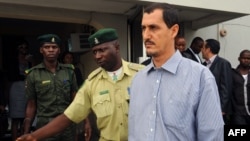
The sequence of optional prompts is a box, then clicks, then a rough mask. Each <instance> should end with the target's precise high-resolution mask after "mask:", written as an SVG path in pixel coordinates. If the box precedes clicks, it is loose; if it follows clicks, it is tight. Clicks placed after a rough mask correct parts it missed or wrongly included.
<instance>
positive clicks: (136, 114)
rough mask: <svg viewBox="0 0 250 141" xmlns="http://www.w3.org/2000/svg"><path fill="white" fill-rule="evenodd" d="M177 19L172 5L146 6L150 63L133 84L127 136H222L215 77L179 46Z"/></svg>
mask: <svg viewBox="0 0 250 141" xmlns="http://www.w3.org/2000/svg"><path fill="white" fill-rule="evenodd" d="M178 23H179V21H178V11H177V10H176V9H175V8H174V7H172V6H171V5H170V4H167V3H153V4H152V5H149V6H148V7H146V8H145V9H144V13H143V17H142V23H141V26H142V36H143V42H144V44H145V47H146V52H147V54H148V55H150V56H152V62H151V63H150V64H149V65H147V66H146V67H145V68H144V69H142V70H141V71H139V72H138V73H137V74H136V75H135V77H134V79H133V81H132V83H131V87H130V105H129V114H128V115H129V141H223V137H224V134H223V133H224V128H223V127H224V122H223V119H222V116H221V108H220V101H219V94H218V90H217V86H216V82H215V79H214V77H213V75H212V73H211V72H210V71H209V69H208V68H206V67H204V66H203V65H200V64H198V63H196V62H194V61H192V60H190V59H187V58H184V57H183V56H182V55H181V53H180V52H179V51H176V49H175V36H176V35H177V33H178V31H179V25H178ZM180 86H181V88H180Z"/></svg>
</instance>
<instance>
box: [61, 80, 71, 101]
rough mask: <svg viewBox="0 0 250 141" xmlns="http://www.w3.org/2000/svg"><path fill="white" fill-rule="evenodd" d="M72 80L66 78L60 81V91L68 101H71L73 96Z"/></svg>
mask: <svg viewBox="0 0 250 141" xmlns="http://www.w3.org/2000/svg"><path fill="white" fill-rule="evenodd" d="M70 88H71V87H70V82H69V80H64V81H63V82H62V83H59V87H58V89H59V93H60V94H62V95H63V96H64V99H65V100H66V101H71V99H72V97H71V95H72V93H71V89H70Z"/></svg>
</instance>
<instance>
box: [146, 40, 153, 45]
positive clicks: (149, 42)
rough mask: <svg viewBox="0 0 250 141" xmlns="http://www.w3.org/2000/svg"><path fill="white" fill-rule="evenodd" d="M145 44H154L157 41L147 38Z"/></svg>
mask: <svg viewBox="0 0 250 141" xmlns="http://www.w3.org/2000/svg"><path fill="white" fill-rule="evenodd" d="M144 44H145V45H146V44H151V45H154V44H155V43H154V42H153V41H150V40H146V41H145V42H144Z"/></svg>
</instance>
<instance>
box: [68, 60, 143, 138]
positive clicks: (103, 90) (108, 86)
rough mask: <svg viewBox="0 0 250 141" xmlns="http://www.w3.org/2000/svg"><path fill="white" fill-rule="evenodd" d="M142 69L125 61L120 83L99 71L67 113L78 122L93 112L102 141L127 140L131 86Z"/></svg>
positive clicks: (80, 91) (95, 72)
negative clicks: (134, 77)
mask: <svg viewBox="0 0 250 141" xmlns="http://www.w3.org/2000/svg"><path fill="white" fill-rule="evenodd" d="M141 68H143V66H142V65H139V64H134V63H128V62H126V61H124V60H123V61H122V73H121V75H120V76H119V77H118V80H117V81H116V82H115V81H113V80H112V79H111V78H110V76H109V75H108V73H107V72H106V71H105V70H104V69H102V68H98V69H96V70H95V71H93V72H92V73H91V74H90V75H89V76H88V79H87V80H86V81H85V82H84V85H83V86H82V87H81V88H80V89H79V91H78V92H77V94H76V97H75V99H74V101H73V102H72V104H71V105H70V106H69V107H68V108H67V109H66V110H65V112H64V114H65V115H66V116H67V117H68V118H69V119H70V120H72V121H74V122H76V123H78V122H80V121H82V120H83V119H85V118H86V117H87V116H88V114H89V112H90V111H91V110H93V112H94V113H95V114H96V117H97V127H98V129H99V130H100V141H108V140H109V141H111V140H112V141H127V140H128V104H129V86H130V83H131V80H132V79H133V76H134V75H135V74H136V73H137V72H138V70H140V69H141Z"/></svg>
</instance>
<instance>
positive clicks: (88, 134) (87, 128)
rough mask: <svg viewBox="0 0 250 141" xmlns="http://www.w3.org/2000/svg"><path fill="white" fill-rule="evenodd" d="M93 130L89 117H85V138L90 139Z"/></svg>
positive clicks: (86, 140) (87, 140)
mask: <svg viewBox="0 0 250 141" xmlns="http://www.w3.org/2000/svg"><path fill="white" fill-rule="evenodd" d="M91 132H92V128H91V125H90V121H89V119H88V118H87V119H85V123H84V138H85V141H89V140H90V137H91Z"/></svg>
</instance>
